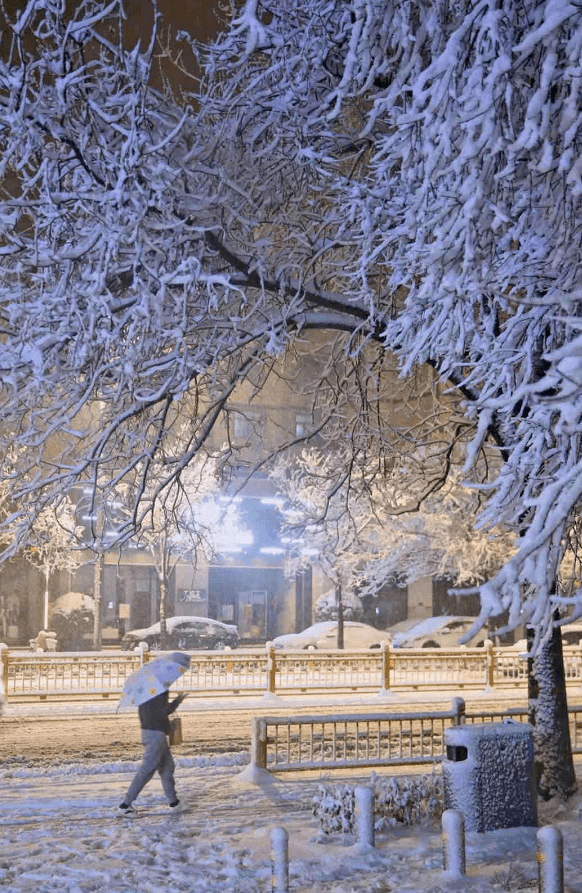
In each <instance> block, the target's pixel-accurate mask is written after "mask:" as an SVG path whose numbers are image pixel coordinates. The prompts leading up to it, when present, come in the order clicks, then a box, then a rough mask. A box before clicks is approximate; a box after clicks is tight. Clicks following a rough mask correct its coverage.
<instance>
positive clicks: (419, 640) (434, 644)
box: [392, 616, 489, 648]
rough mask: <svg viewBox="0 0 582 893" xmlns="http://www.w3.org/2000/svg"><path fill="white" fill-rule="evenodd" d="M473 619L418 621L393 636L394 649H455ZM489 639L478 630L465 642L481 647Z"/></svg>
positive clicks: (446, 618)
mask: <svg viewBox="0 0 582 893" xmlns="http://www.w3.org/2000/svg"><path fill="white" fill-rule="evenodd" d="M475 620H476V618H475V617H460V616H455V617H446V616H442V617H427V618H426V619H425V620H419V621H418V623H415V624H414V626H411V627H410V628H409V629H405V630H402V631H400V632H397V633H395V634H394V636H393V638H392V645H393V646H394V648H457V647H458V645H459V639H460V638H461V637H462V636H464V635H465V634H466V633H468V632H469V630H470V629H471V627H472V626H473V624H474V623H475ZM488 638H489V636H488V633H487V629H486V628H482V629H480V630H478V631H477V632H476V633H475V634H474V635H473V637H472V638H471V639H470V640H469V641H468V642H465V643H464V644H465V645H468V646H469V647H471V648H475V646H482V645H484V644H485V641H486V640H487V639H488Z"/></svg>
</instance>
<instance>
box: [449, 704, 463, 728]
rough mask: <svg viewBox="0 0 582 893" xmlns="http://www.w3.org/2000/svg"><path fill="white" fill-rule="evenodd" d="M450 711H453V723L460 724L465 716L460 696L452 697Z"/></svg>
mask: <svg viewBox="0 0 582 893" xmlns="http://www.w3.org/2000/svg"><path fill="white" fill-rule="evenodd" d="M451 711H452V712H453V713H454V716H453V725H454V726H461V725H463V722H464V716H465V702H464V700H463V699H462V698H453V699H452V701H451Z"/></svg>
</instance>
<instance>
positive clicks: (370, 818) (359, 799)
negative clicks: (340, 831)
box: [354, 787, 374, 846]
mask: <svg viewBox="0 0 582 893" xmlns="http://www.w3.org/2000/svg"><path fill="white" fill-rule="evenodd" d="M354 802H355V817H356V841H357V842H358V843H359V844H361V845H363V846H374V791H373V790H372V788H367V787H358V788H355V790H354Z"/></svg>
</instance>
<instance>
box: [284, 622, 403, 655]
mask: <svg viewBox="0 0 582 893" xmlns="http://www.w3.org/2000/svg"><path fill="white" fill-rule="evenodd" d="M387 638H388V635H387V633H386V632H385V631H383V630H381V629H375V628H374V627H373V626H368V625H367V624H366V623H356V622H355V621H354V620H345V621H344V648H346V649H348V650H349V649H350V648H380V647H381V646H382V642H383V641H386V640H387ZM273 645H274V646H275V648H297V649H300V648H303V649H308V650H311V651H315V650H322V651H324V650H325V651H327V650H328V649H333V648H337V620H322V621H321V622H320V623H314V624H313V626H308V627H307V629H304V630H303V631H302V632H300V633H287V634H286V635H283V636H276V638H274V639H273Z"/></svg>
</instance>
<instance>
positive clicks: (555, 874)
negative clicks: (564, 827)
mask: <svg viewBox="0 0 582 893" xmlns="http://www.w3.org/2000/svg"><path fill="white" fill-rule="evenodd" d="M537 841H538V890H539V893H564V841H563V839H562V832H561V831H560V829H559V828H554V827H553V826H552V825H545V826H544V827H543V828H540V830H539V831H538V833H537Z"/></svg>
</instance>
